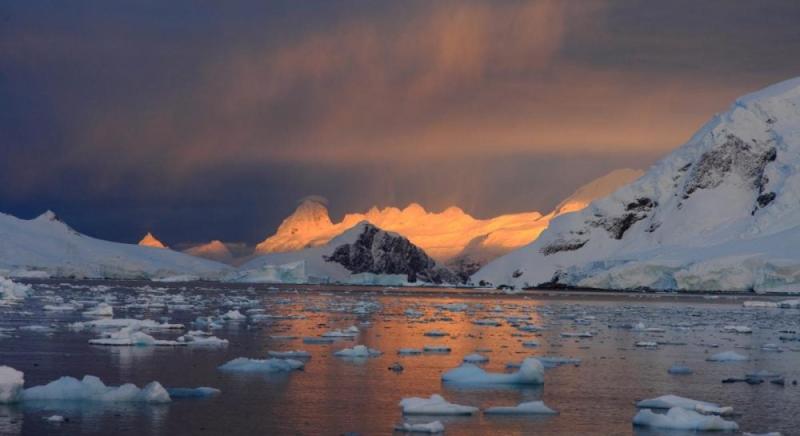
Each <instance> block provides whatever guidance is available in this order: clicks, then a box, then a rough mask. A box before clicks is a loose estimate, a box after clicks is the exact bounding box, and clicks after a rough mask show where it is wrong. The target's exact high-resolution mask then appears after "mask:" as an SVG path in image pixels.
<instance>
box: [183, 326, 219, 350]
mask: <svg viewBox="0 0 800 436" xmlns="http://www.w3.org/2000/svg"><path fill="white" fill-rule="evenodd" d="M176 341H178V342H180V343H185V344H187V345H191V346H204V347H225V346H227V345H228V340H227V339H220V338H218V337H216V336H211V335H210V334H208V333H206V332H202V331H198V330H192V331H190V332H188V333H186V334H185V335H183V336H179V337H178V339H176Z"/></svg>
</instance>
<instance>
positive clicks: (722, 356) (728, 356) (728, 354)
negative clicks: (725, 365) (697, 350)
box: [706, 351, 750, 362]
mask: <svg viewBox="0 0 800 436" xmlns="http://www.w3.org/2000/svg"><path fill="white" fill-rule="evenodd" d="M706 360H708V361H709V362H742V361H745V360H750V358H749V357H747V356H745V355H744V354H739V353H737V352H735V351H724V352H722V353H717V354H714V355H713V356H711V357H709V358H708V359H706Z"/></svg>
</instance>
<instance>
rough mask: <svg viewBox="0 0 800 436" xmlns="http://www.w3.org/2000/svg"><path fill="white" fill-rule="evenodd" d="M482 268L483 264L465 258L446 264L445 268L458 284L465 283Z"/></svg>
mask: <svg viewBox="0 0 800 436" xmlns="http://www.w3.org/2000/svg"><path fill="white" fill-rule="evenodd" d="M481 267H483V263H482V262H480V261H477V260H474V259H470V258H469V257H467V256H462V257H458V258H455V259H453V260H451V261H449V262H448V263H447V268H449V269H450V271H452V272H453V273H454V274H455V275H456V276H457V277H458V281H459V282H460V283H467V282H468V281H469V278H470V277H472V275H473V274H475V273H476V272H478V270H479V269H481Z"/></svg>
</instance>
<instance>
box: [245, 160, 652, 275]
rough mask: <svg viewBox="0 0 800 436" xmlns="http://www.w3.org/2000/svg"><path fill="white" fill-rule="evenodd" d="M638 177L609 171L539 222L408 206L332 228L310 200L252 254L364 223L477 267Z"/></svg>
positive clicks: (531, 216)
mask: <svg viewBox="0 0 800 436" xmlns="http://www.w3.org/2000/svg"><path fill="white" fill-rule="evenodd" d="M641 174H642V172H641V171H638V170H627V169H626V170H617V171H614V172H612V173H610V174H608V175H606V176H603V177H601V178H600V179H597V180H595V181H593V182H591V183H589V184H587V185H585V186H583V187H581V188H580V189H578V190H577V191H576V192H575V193H574V194H573V195H571V196H570V197H569V198H568V199H567V200H565V201H564V202H562V204H560V205H559V206H558V209H556V210H554V211H553V212H551V213H550V214H548V215H544V216H543V215H542V214H541V213H539V212H524V213H517V214H507V215H501V216H497V217H494V218H489V219H485V220H481V219H476V218H474V217H472V216H471V215H469V214H467V213H466V212H464V211H463V210H461V209H460V208H458V207H449V208H447V209H446V210H444V211H442V212H439V213H436V212H428V211H426V210H425V209H424V208H423V207H422V206H420V205H419V204H416V203H412V204H410V205H409V206H407V207H406V208H404V209H398V208H396V207H386V208H383V209H378V208H377V207H373V208H372V209H370V210H369V211H368V212H366V213H363V214H362V213H351V214H347V215H345V217H344V218H343V219H342V221H341V222H338V223H334V222H333V221H331V219H330V216H329V215H328V209H327V207H326V206H325V204H324V202H323V201H321V200H320V199H318V198H314V197H311V198H308V199H306V200H305V201H303V202H302V203H301V204H300V205H299V207H298V208H297V210H295V212H294V213H293V214H292V215H290V216H289V217H288V218H286V219H285V220H284V221H283V223H281V225H280V227H279V228H278V231H277V232H276V233H275V234H274V235H272V236H270V237H269V238H267V239H266V240H265V241H263V242H262V243H260V244H258V246H257V247H256V253H261V254H264V253H276V252H289V251H296V250H301V249H303V248H308V247H316V246H320V245H323V244H326V243H327V242H328V241H330V240H332V239H333V238H334V237H336V236H338V235H340V234H342V233H343V232H344V231H346V230H347V229H350V228H352V227H353V226H355V225H356V224H358V223H360V222H362V221H368V222H370V223H372V224H374V225H376V226H378V227H380V228H381V229H385V230H387V231H391V232H396V233H399V234H401V235H403V236H405V237H406V238H408V239H409V240H410V241H411V242H412V243H413V244H415V245H417V246H418V247H420V248H422V249H423V250H425V252H426V253H428V254H429V255H430V256H431V257H433V258H434V259H436V260H438V261H440V262H446V263H448V264H450V263H451V261H456V263H457V262H458V261H463V262H478V263H479V264H483V263H485V262H486V261H487V260H489V259H493V258H495V257H497V256H499V255H502V254H505V253H508V252H510V251H512V250H514V249H516V248H519V247H522V246H524V245H526V244H528V243H530V242H531V241H533V240H534V239H536V237H537V236H538V235H539V233H541V231H542V230H544V229H545V228H546V227H547V225H548V223H549V221H550V219H551V218H552V217H554V216H556V215H558V214H560V213H564V212H566V211H573V210H577V209H579V208H581V207H584V206H585V205H586V204H588V203H589V202H590V201H591V200H593V199H595V198H598V197H602V196H605V195H608V194H609V193H611V192H612V191H613V190H614V189H616V188H617V187H619V186H622V185H624V184H626V183H629V182H631V181H633V180H634V179H636V178H638V177H639V176H641Z"/></svg>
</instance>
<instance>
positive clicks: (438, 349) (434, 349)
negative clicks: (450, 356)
mask: <svg viewBox="0 0 800 436" xmlns="http://www.w3.org/2000/svg"><path fill="white" fill-rule="evenodd" d="M422 350H423V351H425V352H426V353H449V352H450V347H448V346H447V345H425V346H424V347H422Z"/></svg>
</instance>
